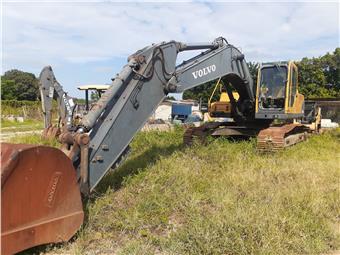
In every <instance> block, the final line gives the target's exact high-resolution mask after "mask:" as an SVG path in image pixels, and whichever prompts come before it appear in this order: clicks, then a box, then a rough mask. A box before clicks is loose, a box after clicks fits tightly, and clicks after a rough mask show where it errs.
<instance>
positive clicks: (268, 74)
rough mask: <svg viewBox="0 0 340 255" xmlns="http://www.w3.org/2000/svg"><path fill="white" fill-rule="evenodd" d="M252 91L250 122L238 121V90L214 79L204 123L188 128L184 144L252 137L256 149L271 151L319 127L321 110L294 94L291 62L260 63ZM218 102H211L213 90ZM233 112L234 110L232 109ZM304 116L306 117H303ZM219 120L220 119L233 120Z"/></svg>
mask: <svg viewBox="0 0 340 255" xmlns="http://www.w3.org/2000/svg"><path fill="white" fill-rule="evenodd" d="M257 77H258V79H257V82H256V86H255V88H254V91H255V98H253V99H252V100H251V101H252V102H253V103H254V108H253V111H254V119H253V120H254V121H252V120H251V119H248V120H246V121H244V120H242V119H241V120H240V119H238V116H237V114H236V115H235V112H234V111H235V110H233V108H235V107H237V101H238V98H239V94H238V90H235V89H234V88H233V87H232V85H230V84H228V83H226V84H223V81H222V80H221V78H220V79H218V81H217V83H216V85H215V87H214V90H213V92H212V94H211V96H210V98H209V100H208V112H207V115H206V116H207V119H208V122H207V123H205V124H203V125H201V126H199V127H190V128H188V129H187V130H186V132H185V134H184V142H185V143H186V144H188V145H190V144H192V142H193V139H194V138H199V139H200V141H201V142H204V141H205V138H206V136H208V135H211V136H213V137H216V136H217V137H220V136H226V137H234V138H235V137H243V138H244V137H247V138H248V137H256V138H257V149H258V150H259V151H262V152H273V151H278V150H281V149H283V148H285V147H288V146H292V145H294V144H296V143H298V142H301V141H304V140H306V138H307V137H308V135H309V134H310V133H312V132H314V133H317V132H318V130H319V128H320V120H321V111H320V109H319V108H318V107H317V106H316V105H315V103H313V102H311V101H309V102H308V103H307V102H305V101H304V96H303V95H302V94H300V93H299V91H298V70H297V66H296V65H295V64H294V62H292V61H288V62H273V63H264V64H261V65H260V67H259V69H258V75H257ZM218 88H219V90H220V99H219V101H215V102H212V98H213V96H214V95H215V93H216V91H217V89H218ZM236 110H237V109H236ZM307 116H308V118H307ZM235 117H236V119H234V121H225V122H224V121H219V120H220V118H231V119H233V118H235Z"/></svg>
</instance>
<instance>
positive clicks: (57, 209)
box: [1, 37, 303, 255]
mask: <svg viewBox="0 0 340 255" xmlns="http://www.w3.org/2000/svg"><path fill="white" fill-rule="evenodd" d="M191 50H204V51H203V52H201V53H200V54H198V55H196V56H194V57H192V58H190V59H188V60H186V61H184V62H183V63H182V64H179V65H177V66H176V59H177V56H178V54H180V53H181V52H184V51H191ZM289 68H294V65H292V64H285V66H283V65H282V66H273V67H272V68H269V70H267V71H268V72H269V73H277V74H279V75H285V74H286V73H288V69H289ZM267 71H266V72H264V70H263V71H262V72H261V75H262V78H261V77H259V79H260V81H261V82H260V84H263V86H261V87H260V88H262V87H264V86H268V92H266V93H263V96H261V97H257V96H256V95H257V94H260V93H259V90H258V91H257V90H256V87H255V86H254V85H253V81H252V79H251V76H250V73H249V70H248V67H247V63H246V61H245V58H244V55H243V54H242V53H241V52H240V50H239V49H237V48H236V47H235V46H233V45H231V44H229V43H228V42H227V40H226V39H224V38H222V37H220V38H217V39H215V40H214V41H213V42H212V43H199V44H186V43H182V42H177V41H169V42H162V43H158V44H152V45H150V46H147V47H145V48H143V49H141V50H138V51H137V52H135V53H134V54H132V55H131V56H129V57H128V63H127V64H126V65H125V66H124V67H123V69H122V70H121V71H120V73H119V74H117V76H116V78H115V79H114V80H113V81H112V84H111V86H110V87H109V88H108V89H107V90H106V91H105V93H104V94H103V95H102V96H101V97H100V99H99V100H98V101H97V102H96V103H95V104H94V105H93V107H92V108H91V109H90V110H89V112H88V113H87V114H86V115H84V116H83V118H82V119H81V121H80V122H79V123H78V124H74V123H72V121H71V122H68V120H69V119H68V118H66V124H65V125H64V126H63V128H62V130H61V134H60V136H59V141H60V142H61V148H60V149H57V148H52V147H49V146H40V145H38V146H37V145H27V144H9V143H2V144H1V149H2V152H1V177H2V178H1V196H2V200H1V222H2V225H1V244H2V245H1V254H3V255H6V254H13V253H16V252H19V251H22V250H25V249H28V248H30V247H33V246H37V245H41V244H46V243H57V242H62V241H68V240H69V239H70V238H71V237H72V236H73V235H74V234H75V233H76V232H77V230H78V229H79V228H80V226H81V225H82V223H83V220H84V212H83V206H82V195H83V196H88V195H89V194H90V193H91V192H93V191H94V190H95V188H96V186H97V185H98V183H99V182H100V180H101V179H102V178H103V177H104V175H105V174H106V173H107V172H108V171H109V170H110V169H112V171H114V169H116V168H117V166H118V165H119V164H120V162H121V161H122V160H123V159H124V158H125V157H126V156H127V154H128V152H129V144H130V142H131V140H132V139H133V137H134V135H135V134H136V132H137V131H138V130H140V128H141V127H142V126H143V125H144V124H145V122H146V121H147V119H148V117H149V116H150V115H151V114H152V113H153V112H154V110H155V109H156V107H157V106H158V104H159V103H160V102H162V101H163V99H164V98H165V97H166V95H167V94H168V93H181V92H183V91H185V90H187V89H190V88H193V87H195V86H199V85H201V84H204V83H206V82H209V81H213V80H217V79H219V78H220V77H221V80H222V81H223V83H224V84H228V85H230V87H232V88H233V89H231V88H228V89H227V92H228V96H229V98H230V102H231V105H232V107H231V117H232V118H233V119H234V121H235V123H237V125H245V126H251V125H252V126H261V127H262V128H268V127H269V124H270V122H272V120H273V118H293V117H294V118H297V117H299V116H303V110H302V109H299V107H300V106H301V105H303V102H302V101H301V100H303V97H301V96H300V95H299V94H298V93H297V91H296V93H295V94H292V96H291V95H290V94H288V95H286V96H285V98H284V100H283V101H284V102H282V98H281V97H277V98H273V97H270V96H269V93H271V92H269V91H270V89H272V88H269V85H270V84H269V83H267V78H266V77H267V75H269V74H268V72H267ZM48 73H49V72H48ZM49 74H50V73H49ZM281 79H282V81H283V82H284V77H282V78H281ZM288 79H291V76H288ZM47 80H48V79H47ZM49 81H55V80H53V77H50V78H49ZM233 90H235V91H236V92H237V93H238V95H239V98H238V99H237V100H236V99H235V98H234V97H233V93H232V91H233ZM263 91H264V89H263ZM261 95H262V94H261ZM271 95H272V94H271ZM50 98H51V97H50ZM290 98H291V99H290ZM287 100H288V101H287ZM290 100H292V101H290ZM286 103H287V104H288V105H289V107H290V108H289V109H290V110H289V111H288V112H287V111H286V109H282V106H283V105H285V104H286ZM71 112H72V111H69V113H71ZM71 119H72V118H71ZM297 126H298V125H297ZM283 127H284V126H283ZM290 130H291V129H290Z"/></svg>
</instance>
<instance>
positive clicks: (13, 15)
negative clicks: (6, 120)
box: [1, 0, 339, 97]
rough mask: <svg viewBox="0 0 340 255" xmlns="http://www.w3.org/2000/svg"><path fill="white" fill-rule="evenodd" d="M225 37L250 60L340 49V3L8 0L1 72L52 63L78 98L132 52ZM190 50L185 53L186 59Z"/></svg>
mask: <svg viewBox="0 0 340 255" xmlns="http://www.w3.org/2000/svg"><path fill="white" fill-rule="evenodd" d="M219 36H224V37H225V38H227V40H228V41H229V43H231V44H233V45H235V46H237V47H239V48H240V49H241V50H242V51H243V53H244V54H245V56H246V59H247V60H248V61H258V62H262V61H275V60H288V59H293V60H298V59H300V58H302V57H304V56H308V57H312V56H320V55H323V54H325V53H326V52H332V51H334V49H335V48H336V47H339V2H338V1H334V2H241V3H240V2H210V3H207V2H204V1H195V2H181V1H176V2H172V3H166V2H161V3H155V2H135V3H133V2H129V3H122V2H121V3H119V2H109V1H105V2H100V1H93V2H92V1H86V2H84V1H72V2H71V3H70V2H68V1H60V2H58V1H53V2H52V1H34V2H32V1H24V0H21V1H19V2H14V1H13V2H9V1H8V2H4V3H3V8H2V54H3V56H2V70H1V72H2V73H3V72H5V71H7V70H9V69H13V68H16V69H21V70H24V71H28V72H33V73H34V74H36V75H37V76H38V75H39V72H40V70H41V69H42V68H43V67H44V66H45V65H51V66H52V67H53V69H54V72H55V75H56V77H57V79H58V80H59V82H60V83H61V84H62V85H63V86H64V88H65V90H66V91H68V92H69V94H70V95H71V96H77V97H82V96H83V95H82V93H80V92H79V91H78V90H77V89H76V86H79V85H83V84H105V83H110V78H111V77H114V76H115V74H116V73H117V72H119V71H120V69H121V68H122V66H123V65H124V64H125V63H126V59H127V57H128V55H130V54H132V53H134V52H135V51H136V50H138V49H140V48H143V47H144V46H146V45H149V44H151V43H157V42H161V41H168V40H178V41H183V42H210V41H212V40H214V38H216V37H219ZM186 57H189V55H182V56H180V57H179V60H183V59H185V58H186Z"/></svg>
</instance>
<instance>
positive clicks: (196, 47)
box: [179, 42, 219, 51]
mask: <svg viewBox="0 0 340 255" xmlns="http://www.w3.org/2000/svg"><path fill="white" fill-rule="evenodd" d="M218 46H219V44H218V43H216V42H213V43H189V44H185V43H182V44H180V47H179V51H186V50H204V49H217V48H218Z"/></svg>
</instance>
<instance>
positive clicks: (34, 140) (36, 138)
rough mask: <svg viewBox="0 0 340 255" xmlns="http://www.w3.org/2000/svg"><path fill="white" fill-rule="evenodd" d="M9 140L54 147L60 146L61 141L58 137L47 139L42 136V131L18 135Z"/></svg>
mask: <svg viewBox="0 0 340 255" xmlns="http://www.w3.org/2000/svg"><path fill="white" fill-rule="evenodd" d="M8 142H10V143H23V144H37V145H48V146H52V147H56V148H57V147H60V143H59V142H58V141H57V139H45V138H42V136H41V132H39V133H35V134H31V135H25V136H16V137H13V138H11V139H10V140H9V141H8Z"/></svg>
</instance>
